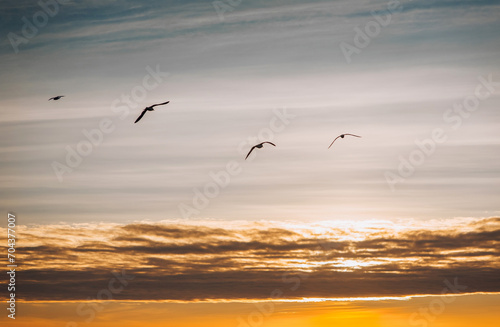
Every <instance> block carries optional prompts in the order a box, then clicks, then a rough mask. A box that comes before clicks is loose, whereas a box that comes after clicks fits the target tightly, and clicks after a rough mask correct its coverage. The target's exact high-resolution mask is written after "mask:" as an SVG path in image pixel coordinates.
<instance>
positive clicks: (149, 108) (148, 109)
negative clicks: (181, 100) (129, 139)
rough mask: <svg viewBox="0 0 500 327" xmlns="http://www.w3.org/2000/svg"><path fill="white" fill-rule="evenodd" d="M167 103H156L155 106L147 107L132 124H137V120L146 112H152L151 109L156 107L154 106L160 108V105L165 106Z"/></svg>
mask: <svg viewBox="0 0 500 327" xmlns="http://www.w3.org/2000/svg"><path fill="white" fill-rule="evenodd" d="M169 102H170V101H167V102H163V103H157V104H154V105H152V106H149V107H146V108H144V110H143V111H142V112H141V115H140V116H139V118H137V119H136V120H135V122H134V124H135V123H137V122H138V121H139V120H141V118H142V116H144V114H145V113H146V111H154V109H153V108H154V107H156V106H162V105H164V104H167V103H169Z"/></svg>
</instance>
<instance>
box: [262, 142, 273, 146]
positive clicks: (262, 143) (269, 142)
mask: <svg viewBox="0 0 500 327" xmlns="http://www.w3.org/2000/svg"><path fill="white" fill-rule="evenodd" d="M264 143H269V144H271V145H274V146H276V144H274V143H272V142H268V141H266V142H262V143H261V144H264Z"/></svg>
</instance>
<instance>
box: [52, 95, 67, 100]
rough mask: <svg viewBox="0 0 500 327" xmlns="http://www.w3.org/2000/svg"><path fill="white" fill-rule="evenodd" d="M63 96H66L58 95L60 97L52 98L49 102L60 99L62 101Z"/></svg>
mask: <svg viewBox="0 0 500 327" xmlns="http://www.w3.org/2000/svg"><path fill="white" fill-rule="evenodd" d="M63 96H64V95H58V96H56V97H52V98H50V99H49V101H50V100H59V99H60V98H62V97H63Z"/></svg>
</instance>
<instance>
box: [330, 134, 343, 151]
mask: <svg viewBox="0 0 500 327" xmlns="http://www.w3.org/2000/svg"><path fill="white" fill-rule="evenodd" d="M341 136H342V135H339V136H337V137H336V138H335V140H333V142H332V144H330V146H329V147H328V149H330V147H331V146H332V145H333V143H335V141H337V139H338V138H339V137H341Z"/></svg>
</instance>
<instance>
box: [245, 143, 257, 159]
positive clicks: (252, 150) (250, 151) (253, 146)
mask: <svg viewBox="0 0 500 327" xmlns="http://www.w3.org/2000/svg"><path fill="white" fill-rule="evenodd" d="M255 147H256V145H254V146H253V147H252V148H251V149H250V152H248V154H247V156H246V157H245V160H247V158H248V156H249V155H250V153H252V151H253V149H255Z"/></svg>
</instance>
